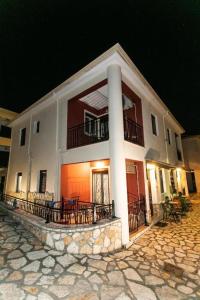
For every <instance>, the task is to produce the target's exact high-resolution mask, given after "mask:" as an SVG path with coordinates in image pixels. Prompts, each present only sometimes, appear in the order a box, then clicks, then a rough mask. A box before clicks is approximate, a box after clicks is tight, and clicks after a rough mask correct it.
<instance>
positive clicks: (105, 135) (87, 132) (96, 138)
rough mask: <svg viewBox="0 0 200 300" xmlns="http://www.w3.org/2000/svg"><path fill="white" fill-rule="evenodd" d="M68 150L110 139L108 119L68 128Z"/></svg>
mask: <svg viewBox="0 0 200 300" xmlns="http://www.w3.org/2000/svg"><path fill="white" fill-rule="evenodd" d="M67 137H68V138H67V148H68V149H71V148H76V147H80V146H86V145H90V144H94V143H99V142H103V141H106V140H108V139H109V131H108V117H107V116H105V117H101V118H97V119H95V120H91V121H88V122H85V123H83V124H80V125H77V126H74V127H72V128H68V131H67Z"/></svg>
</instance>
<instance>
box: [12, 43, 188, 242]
mask: <svg viewBox="0 0 200 300" xmlns="http://www.w3.org/2000/svg"><path fill="white" fill-rule="evenodd" d="M105 79H108V82H107V83H106V89H107V93H106V97H107V101H108V109H109V113H108V114H109V140H108V141H103V142H100V143H95V144H90V145H87V146H82V147H78V148H73V149H67V148H66V144H67V119H68V101H69V100H70V99H72V98H73V97H75V96H76V95H78V94H80V93H81V92H83V91H85V90H86V89H88V88H90V87H92V86H94V85H96V84H98V83H99V82H101V81H102V80H105ZM121 79H122V81H123V82H124V83H125V84H126V85H128V87H129V88H130V89H131V90H132V91H134V93H135V94H137V96H138V97H139V98H140V100H141V104H142V119H143V131H144V147H143V146H139V145H137V144H133V143H130V142H128V141H125V140H124V136H123V130H124V129H123V113H122V102H121V97H122V90H121ZM151 115H153V116H155V119H156V123H157V124H156V128H157V135H154V134H153V132H152V120H151ZM74 117H76V116H74ZM36 121H39V122H40V129H39V132H38V133H35V132H34V126H35V124H36V123H35V122H36ZM11 126H12V128H13V131H12V146H11V157H10V165H9V174H8V182H7V194H15V192H16V176H17V173H19V172H21V173H22V193H21V195H22V196H24V197H26V196H27V193H28V192H38V191H39V190H38V189H39V174H40V171H41V170H46V171H47V180H46V191H48V192H49V193H53V194H54V198H55V199H56V200H58V201H59V200H60V197H61V191H60V186H61V166H62V165H63V164H72V163H78V162H88V161H97V160H103V159H109V160H110V176H111V198H112V199H114V200H115V206H116V216H117V217H121V218H122V235H123V239H122V240H123V244H126V243H128V240H129V235H128V208H127V188H126V177H125V175H126V173H125V172H126V170H125V159H131V160H135V161H141V162H143V166H144V178H143V180H144V186H145V195H146V207H147V215H148V218H149V219H148V220H149V221H150V219H151V218H150V208H151V207H150V206H151V203H150V201H149V197H150V196H151V197H152V202H153V204H155V205H159V203H160V202H161V201H162V200H163V197H164V195H170V193H171V190H170V185H171V182H170V170H172V171H171V172H173V177H174V181H175V183H174V184H175V186H176V189H177V190H179V191H183V190H185V192H186V193H187V184H186V180H185V171H184V170H183V169H181V168H182V167H183V166H184V161H183V152H182V145H181V139H180V135H181V134H182V133H183V132H184V130H183V128H182V127H181V126H180V124H179V123H178V122H177V121H176V119H175V118H174V117H173V115H172V114H171V113H170V112H169V110H168V108H167V107H166V106H165V104H164V103H163V102H162V101H161V99H160V98H159V96H158V95H157V94H156V93H155V91H154V90H153V89H152V88H151V86H150V85H149V84H148V83H147V81H146V80H145V79H144V77H143V76H142V75H141V73H140V72H139V71H138V69H137V68H136V67H135V65H134V64H133V63H132V61H131V60H130V58H129V57H128V56H127V55H126V53H125V52H124V51H123V49H122V48H121V47H120V46H119V45H118V44H117V45H115V46H114V47H112V48H111V49H109V50H108V51H107V52H105V53H104V54H103V55H101V56H100V57H99V58H97V59H96V60H94V61H93V62H92V63H90V64H89V65H88V66H86V67H85V68H84V69H82V70H81V71H79V72H78V73H76V74H75V75H74V76H72V77H71V78H69V79H68V80H67V81H65V82H64V83H63V84H61V85H60V86H58V87H57V88H56V89H54V90H53V91H52V92H50V93H49V94H47V95H46V96H45V97H43V98H42V99H40V100H39V101H38V102H36V103H35V104H33V105H32V106H31V107H29V108H28V109H27V110H25V111H24V112H23V113H22V114H20V115H19V117H18V118H17V119H16V120H14V121H13V122H12V124H11ZM23 128H26V142H25V145H24V146H20V130H21V129H23ZM167 129H169V132H170V139H171V141H170V144H169V142H168V140H167V133H166V132H167ZM175 134H176V137H177V143H178V148H179V149H178V150H179V152H180V153H181V156H182V160H180V159H179V160H178V157H177V146H176V142H175ZM176 168H178V169H177V170H176ZM160 169H161V172H162V175H163V191H161V183H160V173H159V172H160V171H159V170H160ZM149 186H151V188H150V189H149ZM150 194H151V195H150Z"/></svg>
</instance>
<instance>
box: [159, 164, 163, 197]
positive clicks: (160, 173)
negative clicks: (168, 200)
mask: <svg viewBox="0 0 200 300" xmlns="http://www.w3.org/2000/svg"><path fill="white" fill-rule="evenodd" d="M159 176H160V192H161V193H162V194H163V193H164V182H163V172H162V169H159Z"/></svg>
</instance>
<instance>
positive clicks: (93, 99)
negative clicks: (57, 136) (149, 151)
mask: <svg viewBox="0 0 200 300" xmlns="http://www.w3.org/2000/svg"><path fill="white" fill-rule="evenodd" d="M102 84H104V85H102ZM122 90H123V95H122V106H123V115H124V139H125V140H126V141H128V142H131V143H133V144H137V145H140V146H144V137H143V122H142V107H141V100H140V99H139V98H138V96H137V95H136V94H134V93H133V92H132V91H131V90H130V89H129V88H128V87H127V86H126V85H125V84H124V83H122ZM108 101H109V99H108V91H107V85H106V84H105V83H104V82H103V83H101V84H100V87H99V85H98V87H93V88H91V89H89V90H87V91H85V92H84V93H82V94H80V95H78V96H76V97H75V98H73V99H71V100H70V101H69V103H68V130H67V149H72V148H76V147H80V146H85V145H90V144H93V143H99V142H103V141H106V140H108V139H109V111H108Z"/></svg>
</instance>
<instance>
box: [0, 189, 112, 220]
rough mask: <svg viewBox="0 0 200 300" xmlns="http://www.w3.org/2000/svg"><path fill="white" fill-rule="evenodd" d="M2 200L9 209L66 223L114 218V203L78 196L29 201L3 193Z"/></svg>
mask: <svg viewBox="0 0 200 300" xmlns="http://www.w3.org/2000/svg"><path fill="white" fill-rule="evenodd" d="M1 200H2V201H3V202H4V203H5V204H6V205H7V207H8V208H9V209H20V210H23V211H25V212H28V213H31V214H33V215H36V216H38V217H41V218H43V219H45V220H46V223H49V222H54V223H59V224H66V225H77V224H95V223H96V222H98V221H100V220H103V219H111V218H112V204H107V205H105V204H96V203H91V202H82V201H79V198H78V197H76V198H75V197H74V198H71V199H64V198H63V199H62V201H60V202H53V201H47V202H46V204H41V203H39V202H37V200H34V202H32V201H28V200H23V199H19V198H16V197H13V196H10V195H6V194H3V195H2V196H1Z"/></svg>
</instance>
